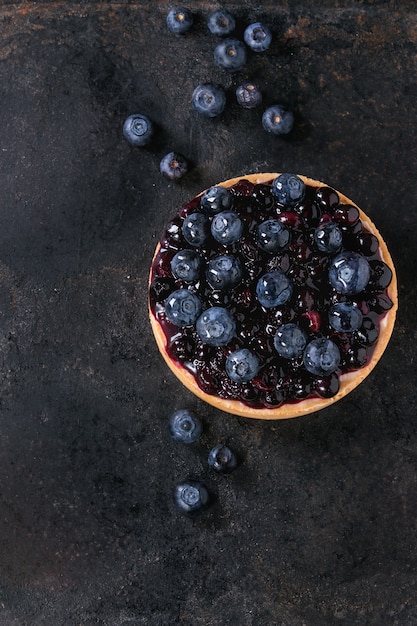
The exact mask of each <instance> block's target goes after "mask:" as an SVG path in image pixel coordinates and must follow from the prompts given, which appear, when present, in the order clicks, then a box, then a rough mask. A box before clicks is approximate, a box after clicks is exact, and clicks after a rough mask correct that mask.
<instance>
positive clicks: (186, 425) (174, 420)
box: [169, 409, 203, 443]
mask: <svg viewBox="0 0 417 626" xmlns="http://www.w3.org/2000/svg"><path fill="white" fill-rule="evenodd" d="M169 427H170V430H171V435H172V438H173V439H175V441H179V442H181V443H193V442H194V441H197V439H198V438H199V437H200V436H201V434H202V432H203V422H202V421H201V419H200V418H199V417H197V416H196V415H194V413H193V412H192V411H189V410H188V409H179V410H178V411H174V413H172V415H171V416H170V418H169Z"/></svg>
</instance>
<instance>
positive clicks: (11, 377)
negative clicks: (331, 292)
mask: <svg viewBox="0 0 417 626" xmlns="http://www.w3.org/2000/svg"><path fill="white" fill-rule="evenodd" d="M192 4H193V7H194V10H195V12H196V14H197V15H198V20H197V24H196V27H195V29H194V31H193V32H192V33H190V34H189V35H187V36H186V37H184V38H180V37H175V36H172V35H170V34H169V33H168V32H167V31H166V28H165V15H166V12H167V10H168V6H169V5H168V4H167V3H164V2H158V3H148V2H142V3H138V2H130V3H103V2H97V3H88V2H85V3H62V2H51V3H8V2H7V3H5V2H3V3H2V7H1V8H0V26H1V29H0V33H1V34H0V128H1V144H0V220H1V228H0V320H1V323H0V342H1V346H0V347H1V352H0V354H1V369H0V420H1V428H0V502H1V503H0V624H1V626H3V625H4V626H21V625H22V626H23V625H30V626H33V625H42V626H44V625H45V626H60V625H62V626H67V625H68V626H70V625H71V626H72V625H82V626H90V625H91V626H92V625H93V624H95V625H96V624H99V625H101V626H121V625H122V624H123V625H125V626H127V625H129V626H130V625H135V626H136V625H139V624H140V625H142V624H146V625H151V626H153V625H158V626H159V625H162V626H165V625H169V626H171V625H172V624H176V623H178V624H185V625H189V626H199V625H202V626H203V625H204V626H206V625H208V624H213V625H217V624H239V625H241V626H246V625H248V626H251V625H254V626H258V625H260V626H263V625H265V626H270V625H275V624H276V625H285V626H293V625H294V626H295V625H297V626H298V625H300V624H306V625H307V626H315V625H316V624H317V625H323V624H332V625H333V624H339V623H341V624H375V625H378V626H380V625H381V624H401V625H402V626H404V625H410V626H411V625H413V624H416V623H417V604H416V599H415V598H416V582H417V572H416V567H417V548H416V546H417V542H416V540H417V537H416V530H417V529H416V517H417V498H416V490H417V469H416V458H417V442H416V375H415V342H416V325H417V316H416V287H415V284H416V280H415V271H416V270H415V268H416V266H417V258H416V229H417V210H416V194H415V172H416V170H417V150H416V145H417V142H416V125H415V119H416V115H415V114H416V104H415V103H416V99H417V98H416V97H417V88H416V84H417V83H416V60H417V12H416V10H415V6H414V3H412V2H403V3H394V2H383V1H381V2H377V1H375V2H356V3H348V2H323V3H321V4H320V5H318V3H313V2H310V1H308V0H305V1H304V2H302V1H300V2H290V1H288V2H283V3H279V5H277V6H275V3H271V4H269V3H263V4H262V7H261V8H256V3H253V2H241V3H235V4H234V3H227V6H228V7H229V8H230V9H231V10H232V11H233V12H234V13H235V14H236V15H237V16H238V18H239V20H240V28H241V27H242V25H244V24H246V23H249V22H250V21H253V20H254V19H258V18H259V19H263V20H264V21H265V22H266V23H267V24H268V25H269V26H270V27H271V28H272V30H273V32H274V43H273V45H272V47H271V49H270V50H269V51H268V52H267V53H265V54H263V55H252V56H251V58H250V60H249V63H248V64H247V66H246V67H245V69H244V70H243V71H242V72H240V73H239V74H238V75H236V76H235V75H233V76H230V75H225V74H224V73H223V72H221V71H220V70H219V69H218V68H216V67H215V66H214V63H213V60H212V51H213V45H214V42H213V38H212V37H211V36H210V35H209V34H208V33H207V32H206V29H205V24H204V20H205V17H206V15H207V13H208V11H209V10H210V9H211V8H212V7H214V6H217V5H214V4H210V3H201V4H199V3H192ZM243 78H249V79H255V78H256V79H257V80H258V82H259V84H260V86H261V88H262V89H263V91H264V94H265V104H268V103H272V102H274V101H276V100H278V99H282V98H283V99H285V100H286V101H287V102H288V103H289V104H290V105H291V106H292V107H293V108H294V109H295V111H296V116H297V130H296V132H295V133H294V136H293V137H292V138H291V139H290V140H280V139H278V138H275V137H271V136H269V135H267V134H266V133H265V132H264V131H263V130H262V128H261V124H260V115H261V113H260V112H259V111H244V110H240V109H239V108H238V106H237V104H235V102H234V100H233V89H234V87H235V86H236V85H237V84H238V82H240V81H241V80H242V79H243ZM205 80H215V81H218V82H220V83H222V84H223V85H225V86H226V88H227V89H228V93H229V96H230V98H229V103H228V107H227V110H226V112H225V113H224V114H223V116H222V117H221V118H220V119H218V120H204V119H202V118H201V117H199V116H198V115H197V114H196V113H195V112H194V111H192V110H191V107H190V95H191V93H192V90H193V88H194V86H195V85H196V84H198V83H199V82H202V81H205ZM136 111H141V112H143V113H147V114H149V115H150V116H151V117H152V118H153V119H154V121H155V122H156V124H157V126H158V132H157V135H156V137H155V141H154V142H153V143H152V144H151V145H150V146H149V147H148V148H146V149H144V150H139V149H133V148H131V147H129V146H128V144H127V143H126V142H125V141H124V139H123V137H122V135H121V126H122V123H123V120H124V119H125V117H126V116H127V115H128V114H130V113H132V112H136ZM171 149H176V150H179V151H181V152H183V153H184V154H185V155H186V156H187V157H188V158H189V159H190V160H191V162H192V163H193V169H192V171H191V172H190V173H189V175H188V176H187V177H186V178H184V179H183V181H182V182H181V183H179V184H177V185H175V184H172V183H168V182H167V181H166V180H165V179H163V178H162V177H161V175H160V174H159V171H158V165H159V160H160V159H161V157H162V156H163V155H164V154H165V153H166V152H168V151H169V150H171ZM265 170H270V171H273V170H281V171H297V172H300V173H302V174H305V175H308V176H311V177H313V178H318V179H322V180H324V181H326V182H328V183H330V184H332V185H334V186H335V187H336V188H339V189H340V190H341V191H343V192H344V193H346V195H347V196H349V197H351V198H352V199H353V200H354V201H355V202H357V203H358V204H359V205H360V206H361V207H362V208H363V209H364V210H365V211H366V212H367V213H368V214H369V216H370V217H371V218H372V219H373V220H374V221H375V222H376V223H377V225H378V227H379V228H380V230H381V232H382V233H383V235H384V237H385V239H386V241H387V243H388V246H389V248H390V250H391V253H392V255H393V257H394V260H395V262H396V266H397V270H398V277H399V288H400V310H399V315H398V323H397V326H396V329H395V332H394V336H393V338H392V341H391V343H390V345H389V347H388V349H387V351H386V354H385V355H384V357H383V359H382V361H381V362H380V364H379V365H378V367H377V368H376V370H375V371H374V372H373V374H372V375H371V376H370V377H369V379H367V380H366V381H365V382H364V383H363V384H362V385H361V386H360V387H359V388H358V389H357V390H355V391H354V392H353V393H352V394H351V395H350V396H348V397H347V398H345V399H344V400H342V401H341V402H340V403H338V404H336V405H335V406H334V407H331V408H329V409H327V410H325V411H323V412H321V413H319V414H315V415H312V416H310V417H305V418H301V419H298V420H290V421H286V422H279V423H262V422H257V421H246V420H244V419H243V418H237V417H233V416H228V415H225V414H221V413H219V412H218V411H216V410H215V409H212V408H210V407H208V406H205V405H203V404H202V403H200V402H199V401H198V400H196V399H195V398H193V397H191V396H190V394H188V392H187V391H185V390H184V389H183V388H182V387H181V386H180V385H179V383H178V381H177V380H176V379H174V377H173V376H172V375H171V374H170V372H169V371H167V369H166V368H165V367H164V365H163V363H162V360H161V358H160V357H159V354H158V352H157V348H156V346H155V345H154V342H153V338H152V336H151V332H150V328H149V324H148V320H147V310H146V289H147V274H148V267H149V264H150V260H151V257H152V253H153V248H154V245H155V242H156V240H157V238H158V237H159V235H160V233H161V230H162V227H163V225H164V223H165V222H166V221H167V220H168V219H169V218H170V217H171V216H172V214H173V212H175V210H176V207H177V206H179V204H180V203H182V202H184V201H185V200H187V199H188V198H191V197H192V196H193V195H194V194H195V193H197V192H199V191H200V190H201V189H203V188H204V187H206V186H208V185H210V184H213V183H215V182H217V181H220V180H223V179H226V178H229V177H231V176H237V175H240V174H244V173H245V172H251V171H265ZM182 406H189V407H191V408H194V409H195V410H196V411H197V412H199V413H200V414H201V415H202V416H203V418H204V419H205V422H206V426H207V427H206V431H205V434H204V436H203V438H202V440H201V443H199V444H197V445H195V446H191V447H181V446H180V445H178V444H175V443H174V442H173V441H172V440H171V439H170V436H169V434H168V430H167V415H168V413H169V412H170V410H171V409H173V408H180V407H182ZM220 440H227V441H228V442H229V444H230V445H231V446H233V447H234V448H235V449H236V451H237V452H238V453H239V455H240V456H241V458H242V461H243V462H242V464H241V466H240V467H239V468H238V470H236V472H235V473H234V474H232V475H231V476H229V477H228V478H221V479H220V478H218V477H215V476H213V475H211V474H210V473H209V472H208V470H206V454H207V451H208V449H209V448H210V446H211V445H212V444H214V443H216V442H217V441H220ZM189 474H192V475H196V476H204V477H205V479H206V480H207V483H208V485H209V487H210V488H211V489H212V490H213V492H214V493H215V494H216V496H217V498H216V502H215V504H214V506H213V507H212V509H211V510H210V511H208V512H207V514H206V515H205V516H204V517H202V518H201V519H199V520H196V521H190V520H188V519H185V518H182V517H180V516H179V515H178V514H177V513H176V512H175V510H174V509H173V506H172V504H171V496H170V494H171V491H172V487H173V485H174V484H175V482H176V481H178V480H181V479H182V478H184V477H185V476H187V475H189Z"/></svg>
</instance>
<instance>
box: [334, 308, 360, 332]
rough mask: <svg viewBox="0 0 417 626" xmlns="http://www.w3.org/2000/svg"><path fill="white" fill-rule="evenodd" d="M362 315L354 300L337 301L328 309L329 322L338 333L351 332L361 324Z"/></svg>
mask: <svg viewBox="0 0 417 626" xmlns="http://www.w3.org/2000/svg"><path fill="white" fill-rule="evenodd" d="M362 320H363V315H362V313H361V311H360V310H359V308H358V305H357V304H355V303H354V302H337V303H336V304H334V305H333V306H332V307H331V309H330V311H329V323H330V326H331V327H332V328H334V330H335V331H336V332H338V333H351V332H353V331H354V330H358V328H360V327H361V326H362Z"/></svg>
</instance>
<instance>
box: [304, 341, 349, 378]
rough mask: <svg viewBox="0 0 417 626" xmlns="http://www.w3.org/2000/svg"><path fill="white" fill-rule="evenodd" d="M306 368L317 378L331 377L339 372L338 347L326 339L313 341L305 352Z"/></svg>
mask: <svg viewBox="0 0 417 626" xmlns="http://www.w3.org/2000/svg"><path fill="white" fill-rule="evenodd" d="M303 360H304V367H305V368H306V370H307V371H308V372H310V374H314V375H315V376H329V375H330V374H332V373H333V372H334V371H336V370H337V368H338V367H339V363H340V352H339V348H338V347H337V345H336V344H335V343H334V342H333V341H332V340H331V339H327V338H326V337H321V338H319V339H313V340H312V341H310V343H309V344H308V345H307V347H306V349H305V351H304V358H303Z"/></svg>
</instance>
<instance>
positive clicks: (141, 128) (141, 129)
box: [123, 113, 154, 147]
mask: <svg viewBox="0 0 417 626" xmlns="http://www.w3.org/2000/svg"><path fill="white" fill-rule="evenodd" d="M153 132H154V128H153V124H152V122H151V120H150V119H149V118H148V117H146V115H141V114H140V113H135V114H134V115H129V117H128V118H126V120H125V121H124V124H123V135H124V138H125V139H126V140H127V141H128V142H129V143H130V144H132V146H139V147H142V146H146V144H148V143H149V142H150V140H151V139H152V137H153Z"/></svg>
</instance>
